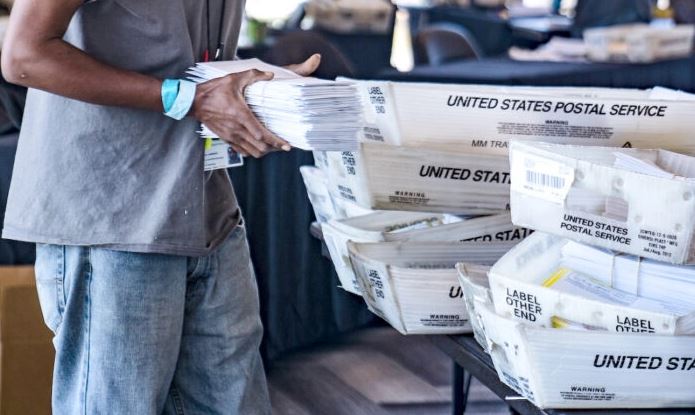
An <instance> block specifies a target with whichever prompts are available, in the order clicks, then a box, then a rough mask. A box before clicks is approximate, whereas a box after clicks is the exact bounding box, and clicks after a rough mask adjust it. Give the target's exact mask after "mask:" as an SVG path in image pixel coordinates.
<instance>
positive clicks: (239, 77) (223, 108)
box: [191, 54, 321, 158]
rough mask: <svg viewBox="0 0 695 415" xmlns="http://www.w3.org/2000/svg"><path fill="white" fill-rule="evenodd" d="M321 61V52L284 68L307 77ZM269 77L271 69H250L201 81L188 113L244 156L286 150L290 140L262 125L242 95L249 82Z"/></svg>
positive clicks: (257, 156) (271, 77) (256, 155)
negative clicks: (283, 138) (278, 135)
mask: <svg viewBox="0 0 695 415" xmlns="http://www.w3.org/2000/svg"><path fill="white" fill-rule="evenodd" d="M320 63H321V55H319V54H315V55H313V56H311V57H310V58H309V59H307V60H306V61H304V62H303V63H300V64H297V65H290V66H287V67H286V68H287V69H289V70H291V71H293V72H295V73H296V74H298V75H300V76H308V75H311V74H312V73H313V72H314V71H316V68H318V66H319V64H320ZM271 79H273V73H271V72H262V71H258V70H250V71H245V72H240V73H236V74H230V75H227V76H224V77H222V78H217V79H212V80H210V81H207V82H204V83H202V84H200V85H198V87H197V89H196V96H195V100H194V101H193V107H192V108H191V115H193V116H194V117H195V118H196V119H197V120H198V121H200V122H202V123H203V124H205V125H206V126H207V127H208V128H209V129H210V130H211V131H212V132H214V133H215V134H217V135H218V136H219V137H220V138H221V139H222V140H224V141H226V142H227V143H229V144H230V145H231V146H232V149H233V150H234V151H236V152H237V153H239V154H241V155H243V156H247V157H248V156H249V155H250V156H253V157H256V158H260V157H262V156H264V155H265V154H268V153H269V152H271V151H278V150H284V151H289V150H291V148H292V147H291V146H290V145H289V143H287V142H286V141H285V140H282V139H281V138H279V137H277V136H276V135H275V134H273V133H272V132H271V131H269V130H268V129H267V128H266V127H265V126H263V124H261V122H260V121H259V120H258V119H257V118H256V116H255V115H254V113H253V112H251V109H250V108H249V106H248V105H247V104H246V100H245V98H244V91H245V90H246V88H247V87H248V86H249V85H251V84H253V83H255V82H259V81H270V80H271Z"/></svg>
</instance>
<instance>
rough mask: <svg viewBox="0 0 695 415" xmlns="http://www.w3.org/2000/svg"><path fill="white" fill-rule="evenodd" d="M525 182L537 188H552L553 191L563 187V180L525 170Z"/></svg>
mask: <svg viewBox="0 0 695 415" xmlns="http://www.w3.org/2000/svg"><path fill="white" fill-rule="evenodd" d="M526 182H527V183H533V184H535V185H539V186H545V187H552V188H553V189H562V188H563V187H565V179H564V178H562V177H558V176H551V175H549V174H545V173H540V172H537V171H533V170H526Z"/></svg>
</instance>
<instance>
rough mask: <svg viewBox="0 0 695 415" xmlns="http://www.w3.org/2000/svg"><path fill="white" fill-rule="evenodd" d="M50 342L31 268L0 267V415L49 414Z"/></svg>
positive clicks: (51, 373) (51, 345)
mask: <svg viewBox="0 0 695 415" xmlns="http://www.w3.org/2000/svg"><path fill="white" fill-rule="evenodd" d="M52 339H53V333H51V331H50V330H49V329H48V328H47V327H46V326H45V325H44V321H43V317H42V314H41V308H40V306H39V300H38V294H37V293H36V281H35V278H34V269H33V267H0V414H2V415H27V414H31V415H41V414H50V413H51V385H52V379H53V361H54V357H55V352H54V348H53V343H52Z"/></svg>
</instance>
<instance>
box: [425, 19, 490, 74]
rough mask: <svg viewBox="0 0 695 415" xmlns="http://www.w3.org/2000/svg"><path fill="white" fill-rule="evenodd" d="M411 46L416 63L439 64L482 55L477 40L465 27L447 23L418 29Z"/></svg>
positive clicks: (477, 57) (476, 57)
mask: <svg viewBox="0 0 695 415" xmlns="http://www.w3.org/2000/svg"><path fill="white" fill-rule="evenodd" d="M413 48H414V54H415V63H416V64H417V65H423V64H424V65H441V64H443V63H446V62H451V61H455V60H462V59H479V58H480V57H481V56H482V53H481V52H480V48H479V47H478V44H477V42H476V41H475V39H474V38H473V36H472V35H471V34H470V33H468V31H467V30H466V29H464V28H462V27H459V26H457V25H454V24H448V23H444V24H437V25H432V26H429V27H426V28H424V29H422V30H420V31H419V32H418V34H417V36H415V40H414V41H413Z"/></svg>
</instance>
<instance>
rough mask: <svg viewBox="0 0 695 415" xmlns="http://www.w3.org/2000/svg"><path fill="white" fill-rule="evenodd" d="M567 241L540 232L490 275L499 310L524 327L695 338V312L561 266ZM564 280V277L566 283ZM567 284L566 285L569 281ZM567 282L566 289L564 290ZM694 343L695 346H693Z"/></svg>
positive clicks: (495, 266) (501, 313) (496, 309)
mask: <svg viewBox="0 0 695 415" xmlns="http://www.w3.org/2000/svg"><path fill="white" fill-rule="evenodd" d="M567 243H568V240H566V239H563V238H560V237H557V236H553V235H549V234H544V233H541V232H536V233H534V234H533V235H531V236H530V237H528V238H526V239H525V240H524V241H522V242H521V243H519V244H518V245H517V246H516V247H514V248H512V249H511V250H510V251H509V252H508V253H507V254H506V255H504V256H503V257H502V258H501V259H500V260H499V261H498V262H497V263H496V264H495V265H494V266H493V267H492V268H491V269H490V272H489V277H490V288H491V291H492V300H493V303H494V305H495V311H496V312H497V314H499V315H500V316H503V317H505V318H511V319H517V320H519V321H523V322H524V323H525V324H528V325H534V326H540V327H547V328H551V327H555V324H556V323H557V319H560V321H563V322H569V324H572V325H577V326H579V327H586V328H590V329H592V330H604V331H609V332H614V333H621V334H624V335H626V334H628V333H636V332H638V333H644V334H648V333H649V334H654V335H656V334H662V335H693V334H695V309H693V307H692V305H691V306H688V307H680V306H676V305H674V304H671V303H668V302H660V301H656V300H648V299H645V298H643V297H638V296H635V295H632V294H629V293H627V292H623V291H620V290H616V289H613V288H611V287H610V282H609V281H596V279H599V278H601V277H603V276H587V277H592V279H589V278H586V277H585V276H581V275H578V279H577V282H576V283H573V281H572V280H570V279H569V278H570V275H571V274H570V275H567V273H561V271H560V270H566V269H565V268H564V264H563V262H562V248H563V247H564V246H565V245H566V244H567ZM563 278H564V279H563ZM565 280H566V281H567V282H565ZM563 282H565V284H566V287H565V288H559V287H560V284H562V283H563ZM693 344H695V343H693Z"/></svg>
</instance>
